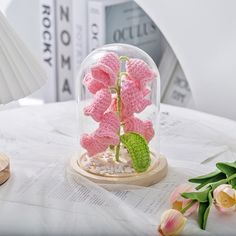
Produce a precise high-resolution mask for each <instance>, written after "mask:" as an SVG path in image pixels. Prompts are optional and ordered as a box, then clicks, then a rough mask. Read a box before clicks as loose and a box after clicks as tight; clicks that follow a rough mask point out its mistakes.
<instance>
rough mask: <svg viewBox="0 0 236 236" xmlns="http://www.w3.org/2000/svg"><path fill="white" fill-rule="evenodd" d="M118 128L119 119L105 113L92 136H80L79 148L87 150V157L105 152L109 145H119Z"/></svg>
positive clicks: (114, 115) (112, 114) (111, 113)
mask: <svg viewBox="0 0 236 236" xmlns="http://www.w3.org/2000/svg"><path fill="white" fill-rule="evenodd" d="M119 126H120V122H119V119H118V117H117V115H116V114H115V113H114V112H107V113H105V114H104V115H103V117H102V120H101V122H100V124H99V128H98V129H97V130H96V131H95V132H94V133H92V134H84V135H83V136H82V138H81V140H80V143H81V146H82V147H83V148H85V149H86V150H87V152H88V155H89V156H94V155H96V154H98V153H100V152H103V151H105V150H106V149H107V148H108V147H109V145H117V144H118V143H119V136H118V134H117V132H118V129H119Z"/></svg>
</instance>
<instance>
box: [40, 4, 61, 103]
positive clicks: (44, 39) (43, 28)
mask: <svg viewBox="0 0 236 236" xmlns="http://www.w3.org/2000/svg"><path fill="white" fill-rule="evenodd" d="M39 11H40V12H39V13H40V14H39V15H40V21H39V22H40V52H41V54H40V55H41V56H40V59H41V62H42V65H43V68H44V70H45V72H46V74H47V77H48V81H47V82H46V85H45V86H44V87H43V88H42V92H43V99H44V101H45V102H56V101H57V82H56V43H55V1H54V0H40V2H39Z"/></svg>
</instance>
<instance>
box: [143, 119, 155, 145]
mask: <svg viewBox="0 0 236 236" xmlns="http://www.w3.org/2000/svg"><path fill="white" fill-rule="evenodd" d="M144 131H145V132H144V137H145V138H146V140H147V141H148V142H150V140H151V139H152V138H153V137H154V134H155V131H154V129H153V125H152V122H151V121H144Z"/></svg>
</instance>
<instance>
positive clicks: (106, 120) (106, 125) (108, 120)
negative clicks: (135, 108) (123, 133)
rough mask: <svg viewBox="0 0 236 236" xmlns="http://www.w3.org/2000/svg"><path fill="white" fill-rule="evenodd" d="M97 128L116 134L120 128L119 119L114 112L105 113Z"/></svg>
mask: <svg viewBox="0 0 236 236" xmlns="http://www.w3.org/2000/svg"><path fill="white" fill-rule="evenodd" d="M99 127H100V128H102V129H106V130H110V131H112V132H115V133H116V132H117V131H118V129H119V127H120V122H119V119H118V117H117V115H116V113H115V112H107V113H105V114H104V116H103V118H102V120H101V123H100V124H99Z"/></svg>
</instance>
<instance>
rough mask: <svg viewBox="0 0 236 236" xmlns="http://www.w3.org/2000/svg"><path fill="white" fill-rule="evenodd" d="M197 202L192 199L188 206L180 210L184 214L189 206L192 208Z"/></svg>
mask: <svg viewBox="0 0 236 236" xmlns="http://www.w3.org/2000/svg"><path fill="white" fill-rule="evenodd" d="M195 203H197V201H196V200H192V201H191V202H190V203H189V204H187V206H185V207H184V208H182V209H181V210H180V212H181V213H182V214H184V213H185V212H186V211H187V210H188V209H189V208H191V207H192V206H193V205H194V204H195Z"/></svg>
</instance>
